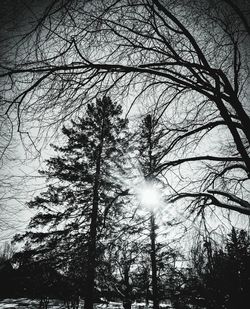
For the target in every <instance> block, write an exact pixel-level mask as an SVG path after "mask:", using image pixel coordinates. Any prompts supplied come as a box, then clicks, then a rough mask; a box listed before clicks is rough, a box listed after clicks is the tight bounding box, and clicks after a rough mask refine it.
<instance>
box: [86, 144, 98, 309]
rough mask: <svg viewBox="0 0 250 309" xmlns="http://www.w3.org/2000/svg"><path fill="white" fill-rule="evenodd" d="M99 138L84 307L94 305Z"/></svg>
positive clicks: (90, 307) (89, 307)
mask: <svg viewBox="0 0 250 309" xmlns="http://www.w3.org/2000/svg"><path fill="white" fill-rule="evenodd" d="M102 143H103V141H102V140H101V143H100V146H99V151H98V156H97V161H96V172H95V181H94V187H93V206H92V213H91V223H90V232H89V246H88V264H87V267H88V269H87V278H86V280H87V281H86V296H85V302H84V309H93V305H94V289H95V268H96V239H97V225H98V203H99V193H98V191H99V184H100V170H101V154H102V146H103V145H102Z"/></svg>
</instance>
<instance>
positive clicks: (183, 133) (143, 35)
mask: <svg viewBox="0 0 250 309" xmlns="http://www.w3.org/2000/svg"><path fill="white" fill-rule="evenodd" d="M249 10H250V8H249V4H247V3H246V4H245V5H244V6H243V5H236V2H235V1H233V0H230V1H229V0H228V1H227V0H222V1H218V2H216V3H214V2H213V1H209V0H203V1H196V0H193V1H178V0H143V1H131V0H122V1H115V0H113V1H94V0H93V1H81V2H79V1H57V0H55V1H51V3H50V4H49V6H48V7H47V8H46V10H45V11H44V13H43V14H41V17H40V18H36V20H35V21H36V23H34V26H33V28H32V29H29V31H28V33H27V34H26V35H23V36H22V37H20V38H18V39H16V48H15V53H13V52H12V53H11V54H10V61H9V63H8V64H7V65H5V64H3V63H2V64H1V68H2V73H1V75H0V77H1V83H2V86H3V90H5V91H4V93H3V106H4V113H5V115H13V114H14V112H15V113H16V115H17V123H18V131H20V132H26V133H28V134H29V133H30V132H29V131H28V130H30V128H29V126H28V125H27V121H28V120H30V119H31V118H32V120H33V121H34V122H35V123H36V124H37V125H38V126H39V128H40V130H41V129H46V128H48V127H49V126H51V125H56V124H59V123H61V122H62V121H64V120H65V119H67V117H69V116H71V115H72V114H74V113H77V111H78V110H79V109H80V108H81V107H82V105H84V104H86V102H88V101H89V100H90V99H92V98H93V97H94V96H96V94H97V93H102V92H103V93H107V92H108V93H112V96H113V97H115V95H117V96H119V97H123V98H124V102H126V98H127V100H128V99H129V98H131V97H132V98H133V100H132V103H131V106H132V105H133V104H135V103H137V102H140V101H142V100H148V101H149V102H150V101H151V102H153V103H154V104H155V108H156V109H157V111H158V115H159V118H161V119H162V121H163V122H164V124H165V127H166V130H167V133H166V144H165V149H164V153H163V155H162V156H161V157H159V158H158V160H159V162H158V166H159V168H158V170H157V172H156V173H157V174H160V173H161V174H164V176H167V177H168V179H171V178H172V176H171V175H176V173H177V174H178V176H177V177H176V179H178V183H176V180H175V181H174V183H173V184H172V187H175V190H172V189H171V190H172V192H171V193H173V195H174V196H173V198H172V199H171V200H172V201H176V200H178V199H182V198H186V199H187V201H189V204H188V205H189V206H190V207H191V206H193V207H194V209H197V207H198V208H200V207H202V208H201V209H204V207H206V206H211V205H215V206H219V207H222V208H226V209H231V210H236V211H237V212H240V213H243V214H247V215H248V214H250V204H249V202H248V193H249V187H248V186H249V176H250V158H249V143H250V130H249V128H250V119H249V110H248V100H247V97H248V86H249V68H248V59H249V52H248V47H249V39H250V38H249V24H248V21H247V17H248V16H249ZM79 102H80V103H79ZM27 128H28V129H27ZM187 170H188V172H187ZM173 173H175V174H173ZM182 173H185V177H182ZM169 175H170V176H169ZM168 181H169V182H171V181H170V180H168Z"/></svg>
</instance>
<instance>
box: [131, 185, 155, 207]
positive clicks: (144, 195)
mask: <svg viewBox="0 0 250 309" xmlns="http://www.w3.org/2000/svg"><path fill="white" fill-rule="evenodd" d="M137 196H138V200H139V202H140V204H141V206H142V207H145V208H148V209H150V210H154V209H156V208H158V207H159V206H160V204H161V193H160V191H159V189H157V188H156V187H155V186H154V184H153V183H145V184H143V185H142V186H139V188H138V190H137Z"/></svg>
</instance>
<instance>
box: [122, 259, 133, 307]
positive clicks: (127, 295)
mask: <svg viewBox="0 0 250 309" xmlns="http://www.w3.org/2000/svg"><path fill="white" fill-rule="evenodd" d="M129 269H130V267H129V266H127V265H125V269H124V283H125V287H126V288H125V293H124V300H123V307H124V309H131V305H132V300H131V292H132V290H131V285H130V282H129Z"/></svg>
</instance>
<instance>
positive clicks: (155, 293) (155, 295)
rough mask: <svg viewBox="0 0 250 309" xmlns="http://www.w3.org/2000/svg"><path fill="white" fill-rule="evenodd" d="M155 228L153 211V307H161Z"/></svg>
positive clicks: (151, 235)
mask: <svg viewBox="0 0 250 309" xmlns="http://www.w3.org/2000/svg"><path fill="white" fill-rule="evenodd" d="M155 230H156V225H155V216H154V214H153V213H151V217H150V240H151V248H150V249H151V250H150V257H151V269H152V294H153V295H152V296H153V309H159V299H158V284H157V262H156V232H155Z"/></svg>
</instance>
